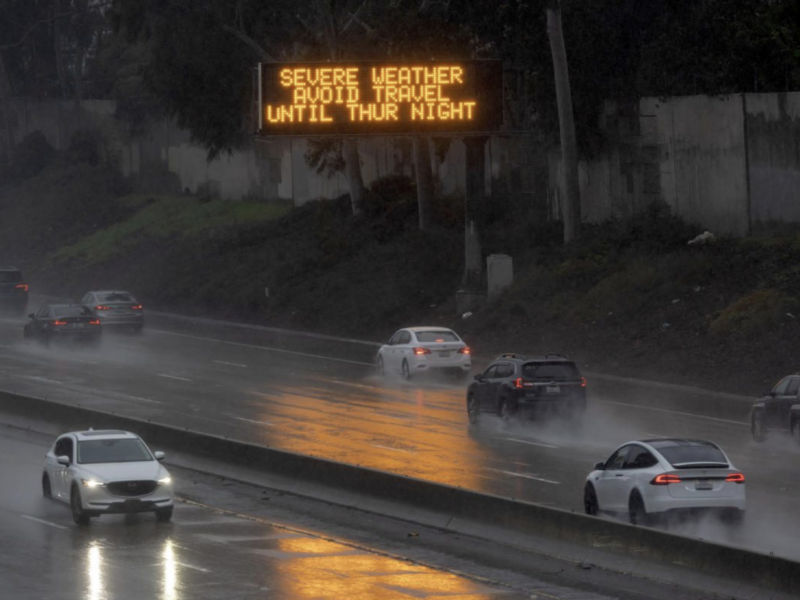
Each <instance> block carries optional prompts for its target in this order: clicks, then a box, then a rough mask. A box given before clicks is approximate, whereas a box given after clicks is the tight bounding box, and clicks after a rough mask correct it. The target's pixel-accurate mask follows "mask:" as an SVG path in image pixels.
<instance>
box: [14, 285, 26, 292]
mask: <svg viewBox="0 0 800 600" xmlns="http://www.w3.org/2000/svg"><path fill="white" fill-rule="evenodd" d="M14 289H15V290H20V291H22V292H27V291H28V284H27V283H18V284H17V285H15V286H14Z"/></svg>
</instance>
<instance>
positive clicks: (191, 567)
mask: <svg viewBox="0 0 800 600" xmlns="http://www.w3.org/2000/svg"><path fill="white" fill-rule="evenodd" d="M174 564H176V565H178V566H179V567H185V568H187V569H194V570H195V571H200V572H201V573H211V571H210V570H209V569H204V568H203V567H197V566H195V565H189V564H187V563H182V562H178V561H177V560H176V561H174Z"/></svg>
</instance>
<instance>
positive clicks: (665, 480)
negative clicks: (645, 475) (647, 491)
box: [650, 473, 681, 485]
mask: <svg viewBox="0 0 800 600" xmlns="http://www.w3.org/2000/svg"><path fill="white" fill-rule="evenodd" d="M680 482H681V478H680V477H678V476H677V475H671V474H669V473H662V474H661V475H656V476H655V477H654V478H653V480H652V481H651V482H650V485H669V484H670V483H680Z"/></svg>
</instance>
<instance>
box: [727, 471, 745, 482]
mask: <svg viewBox="0 0 800 600" xmlns="http://www.w3.org/2000/svg"><path fill="white" fill-rule="evenodd" d="M725 481H730V482H731V483H744V475H743V474H742V473H731V474H730V475H728V476H727V477H726V478H725Z"/></svg>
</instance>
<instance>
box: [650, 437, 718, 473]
mask: <svg viewBox="0 0 800 600" xmlns="http://www.w3.org/2000/svg"><path fill="white" fill-rule="evenodd" d="M652 445H653V447H654V448H656V449H657V450H658V451H659V452H660V453H661V455H662V456H663V457H664V458H666V459H667V461H668V462H669V464H671V465H672V466H673V467H689V468H691V467H701V466H709V465H711V466H715V467H727V466H728V460H727V459H726V458H725V455H724V454H723V453H722V450H720V449H719V448H717V447H716V446H714V445H713V444H709V443H705V442H683V441H677V442H661V443H653V444H652Z"/></svg>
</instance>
